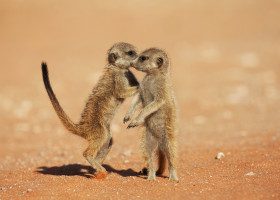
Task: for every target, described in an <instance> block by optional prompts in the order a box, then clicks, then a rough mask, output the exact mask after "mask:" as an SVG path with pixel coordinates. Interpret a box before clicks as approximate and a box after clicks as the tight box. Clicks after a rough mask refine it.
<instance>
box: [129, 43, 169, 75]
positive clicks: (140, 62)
mask: <svg viewBox="0 0 280 200" xmlns="http://www.w3.org/2000/svg"><path fill="white" fill-rule="evenodd" d="M133 67H134V68H135V69H137V70H139V71H143V72H146V73H152V72H156V71H161V72H167V71H168V68H169V59H168V57H167V54H166V53H165V51H163V50H161V49H157V48H150V49H147V50H145V51H143V52H142V53H141V54H140V55H139V57H138V59H137V60H136V61H135V62H134V64H133Z"/></svg>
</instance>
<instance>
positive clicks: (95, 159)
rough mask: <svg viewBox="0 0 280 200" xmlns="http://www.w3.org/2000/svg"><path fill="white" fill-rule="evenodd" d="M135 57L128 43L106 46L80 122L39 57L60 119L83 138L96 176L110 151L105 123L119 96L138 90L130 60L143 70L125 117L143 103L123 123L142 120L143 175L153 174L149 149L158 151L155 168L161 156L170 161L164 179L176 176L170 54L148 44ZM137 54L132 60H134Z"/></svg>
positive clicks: (161, 162) (100, 174)
mask: <svg viewBox="0 0 280 200" xmlns="http://www.w3.org/2000/svg"><path fill="white" fill-rule="evenodd" d="M136 58H137V49H136V48H135V47H134V46H132V45H131V44H127V43H117V44H115V45H114V46H113V47H112V48H111V49H110V50H109V51H108V63H109V64H108V66H107V67H106V69H105V72H104V74H103V76H102V77H101V78H100V79H99V81H98V83H97V85H96V86H95V87H94V88H93V91H92V94H91V95H90V96H89V98H88V101H87V103H86V106H85V108H84V111H83V113H82V116H81V119H80V122H79V123H77V124H76V123H74V122H72V121H71V119H70V118H69V117H68V116H67V114H66V113H65V112H64V110H63V109H62V107H61V106H60V104H59V102H58V100H57V98H56V96H55V94H54V92H53V90H52V87H51V85H50V81H49V77H48V69H47V65H46V63H42V74H43V80H44V84H45V88H46V90H47V93H48V95H49V98H50V100H51V103H52V105H53V107H54V110H55V111H56V113H57V115H58V117H59V119H60V120H61V122H62V124H63V125H64V126H65V127H66V129H67V130H69V131H70V132H72V133H73V134H76V135H79V136H81V137H83V138H85V139H86V140H88V142H89V145H88V148H87V149H86V150H85V151H84V153H83V155H84V157H85V158H86V160H87V161H88V162H89V163H90V164H91V166H92V167H93V168H94V169H95V170H96V177H99V178H104V177H105V176H106V174H107V173H106V170H105V168H104V167H102V163H103V161H104V160H105V158H106V156H107V154H108V153H109V151H110V149H111V146H112V143H113V140H112V135H111V132H110V124H111V122H112V119H113V116H114V114H115V113H116V111H117V109H118V108H119V106H120V105H121V104H122V103H123V101H124V99H125V98H126V97H129V96H133V95H134V94H136V93H137V92H138V82H137V80H136V78H135V77H134V75H133V74H132V73H131V71H129V70H128V68H129V67H130V66H134V67H135V68H136V69H137V70H140V71H143V72H146V73H147V75H146V77H145V78H144V79H143V81H142V82H141V84H140V90H139V93H137V95H136V97H135V98H134V100H133V102H132V105H131V107H130V109H129V111H128V112H127V114H126V117H125V118H124V122H127V121H129V120H130V118H131V116H132V115H133V113H134V111H135V110H136V108H137V107H138V106H139V105H140V104H141V102H142V104H143V105H144V109H143V110H142V111H141V112H140V114H139V115H138V117H136V119H135V120H134V121H133V122H132V123H130V125H129V126H128V127H129V128H130V127H135V126H138V124H140V123H142V122H144V121H145V126H146V127H145V128H146V131H145V132H144V134H143V139H142V143H143V150H144V158H145V161H146V163H147V165H148V180H155V170H154V163H153V154H154V152H155V150H156V149H158V152H159V169H158V173H159V174H161V173H163V171H164V164H165V158H164V155H165V156H166V157H167V160H168V165H169V180H178V178H177V174H176V169H175V167H176V144H175V117H176V111H175V103H174V95H173V90H172V85H171V80H170V75H169V59H168V57H167V55H166V53H165V52H164V51H163V50H160V49H155V48H152V49H148V50H146V51H144V52H143V53H142V54H141V56H139V58H138V59H136ZM135 59H136V62H135Z"/></svg>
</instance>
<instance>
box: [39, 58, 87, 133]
mask: <svg viewBox="0 0 280 200" xmlns="http://www.w3.org/2000/svg"><path fill="white" fill-rule="evenodd" d="M42 74H43V80H44V84H45V88H46V90H47V93H48V95H49V98H50V100H51V102H52V105H53V108H54V110H55V112H56V114H57V116H58V117H59V119H60V121H61V122H62V124H63V125H64V126H65V127H66V129H67V130H68V131H70V132H72V133H73V134H75V135H79V136H81V137H82V135H81V133H79V131H78V129H77V125H76V124H75V123H74V122H72V120H71V119H70V118H69V117H68V116H67V114H66V113H65V112H64V110H63V109H62V108H61V106H60V104H59V102H58V100H57V98H56V96H55V94H54V92H53V90H52V87H51V84H50V80H49V73H48V67H47V64H46V63H45V62H42Z"/></svg>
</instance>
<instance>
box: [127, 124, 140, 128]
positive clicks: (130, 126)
mask: <svg viewBox="0 0 280 200" xmlns="http://www.w3.org/2000/svg"><path fill="white" fill-rule="evenodd" d="M136 126H138V125H137V124H129V125H128V127H127V128H128V129H129V128H134V127H136Z"/></svg>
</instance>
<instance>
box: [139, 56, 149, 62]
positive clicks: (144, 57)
mask: <svg viewBox="0 0 280 200" xmlns="http://www.w3.org/2000/svg"><path fill="white" fill-rule="evenodd" d="M148 59H149V57H147V56H140V58H139V60H140V61H141V62H144V61H145V60H148Z"/></svg>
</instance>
